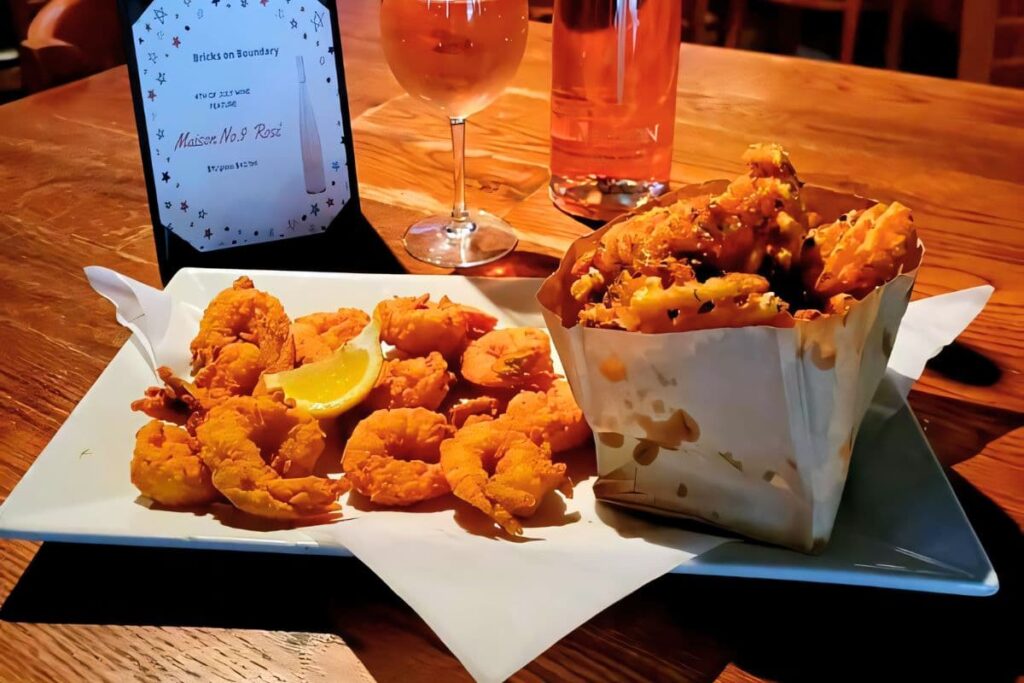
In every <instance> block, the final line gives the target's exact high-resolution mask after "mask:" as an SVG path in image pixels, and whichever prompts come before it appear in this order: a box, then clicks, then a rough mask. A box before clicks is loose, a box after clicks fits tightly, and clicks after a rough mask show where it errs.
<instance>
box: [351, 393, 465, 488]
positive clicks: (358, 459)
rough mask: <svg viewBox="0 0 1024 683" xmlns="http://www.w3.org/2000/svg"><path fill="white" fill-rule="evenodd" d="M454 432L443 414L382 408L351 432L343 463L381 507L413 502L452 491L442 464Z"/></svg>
mask: <svg viewBox="0 0 1024 683" xmlns="http://www.w3.org/2000/svg"><path fill="white" fill-rule="evenodd" d="M451 433H452V429H451V427H450V426H449V425H448V422H447V421H446V420H445V419H444V416H443V415H440V414H438V413H435V412H431V411H430V410H427V409H426V408H396V409H394V410H378V411H376V412H374V413H371V414H370V415H369V416H368V417H366V418H364V419H363V420H362V421H361V422H360V423H359V424H358V425H356V428H355V429H354V430H353V432H352V436H351V437H349V440H348V443H347V444H346V445H345V453H344V455H343V456H342V460H341V466H342V469H343V470H344V471H345V475H346V476H347V477H348V479H349V481H351V482H352V485H353V486H354V487H355V490H356V491H358V492H359V493H361V494H363V495H364V496H367V497H369V499H370V501H371V502H373V503H377V504H380V505H412V504H413V503H418V502H420V501H424V500H429V499H431V498H436V497H438V496H443V495H444V494H446V493H448V492H449V491H450V490H451V488H450V487H449V485H448V480H447V478H446V477H445V474H444V471H443V470H442V469H441V465H440V464H439V462H438V461H439V459H440V450H439V449H440V446H441V442H442V441H444V440H445V439H447V438H448V437H449V436H450V435H451Z"/></svg>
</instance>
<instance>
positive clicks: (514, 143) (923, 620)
mask: <svg viewBox="0 0 1024 683" xmlns="http://www.w3.org/2000/svg"><path fill="white" fill-rule="evenodd" d="M377 8H378V3H376V2H373V1H372V0H351V1H347V2H345V3H343V6H342V12H341V13H342V35H343V41H344V53H345V65H346V77H347V80H348V84H349V98H350V107H351V110H352V115H353V116H354V117H355V120H354V123H353V129H354V137H355V145H356V163H357V169H358V175H359V182H360V190H361V195H362V197H363V203H364V212H365V214H366V215H367V218H368V219H369V220H370V222H371V223H372V224H373V225H374V226H375V228H376V229H377V230H378V231H379V232H380V233H381V235H382V236H384V238H385V239H386V240H387V241H388V243H389V244H390V245H391V246H392V247H393V248H394V249H395V251H396V253H398V254H399V256H400V257H401V258H402V259H404V260H403V262H404V263H405V264H406V265H407V267H408V268H409V269H410V270H413V271H416V272H436V271H433V270H432V269H430V268H427V267H424V266H423V265H422V264H419V263H417V262H414V261H411V260H409V259H408V258H407V257H405V255H404V253H402V252H401V248H400V243H399V239H400V236H401V234H402V231H403V230H404V228H405V226H406V225H408V223H410V222H411V221H412V220H414V219H415V218H417V217H418V216H420V215H422V214H424V213H426V212H430V211H435V210H439V209H440V210H443V209H444V208H445V207H446V206H447V204H448V200H449V196H450V192H451V188H450V177H451V176H450V158H451V157H450V152H449V147H448V145H449V142H448V138H447V135H448V131H447V126H446V123H445V121H444V120H443V118H442V117H441V116H440V115H439V114H438V113H436V112H433V111H431V110H430V109H429V108H427V107H426V106H425V105H422V104H420V103H418V102H415V101H413V100H412V99H411V98H409V97H408V96H406V95H405V94H404V93H403V92H402V90H401V88H400V87H399V86H398V84H397V83H396V82H395V81H394V79H393V78H392V76H391V75H390V72H389V71H388V68H387V66H386V64H385V62H384V60H383V55H382V53H381V50H380V46H379V44H378V40H377V37H378V36H377ZM530 31H531V35H530V39H529V44H528V47H527V52H526V56H525V58H524V60H523V64H522V67H521V69H520V70H519V73H518V75H517V77H516V80H515V82H514V83H513V86H512V87H511V88H510V89H509V91H508V92H507V93H506V94H505V95H503V96H502V97H501V98H500V99H499V100H498V101H497V102H495V104H494V105H492V106H491V107H490V108H489V109H487V110H485V111H484V112H482V113H481V114H480V115H478V116H476V117H474V118H473V119H472V120H471V122H470V124H469V138H468V146H469V159H468V164H467V173H468V183H469V191H468V197H469V201H470V202H471V203H472V204H473V205H475V206H479V207H483V208H486V209H488V210H491V211H494V212H496V213H498V214H500V215H503V216H505V217H506V218H507V219H508V220H509V221H511V222H512V223H513V224H514V225H515V226H516V228H517V230H518V231H519V234H520V237H521V238H522V246H521V249H520V251H519V252H518V253H517V254H516V255H514V256H513V257H512V258H510V259H507V260H505V261H503V262H500V263H498V264H496V265H494V266H490V267H486V268H484V269H478V270H477V271H474V272H478V273H479V272H485V273H493V274H529V275H536V274H543V273H545V272H548V271H550V269H551V268H552V267H553V265H554V264H555V263H556V260H555V258H554V257H556V256H557V255H559V254H560V253H561V252H562V251H563V250H564V248H565V247H566V245H567V244H568V242H569V241H571V240H572V239H573V238H574V237H575V236H578V235H580V234H584V233H585V231H586V228H585V227H584V226H583V225H581V224H580V223H578V222H576V221H574V220H572V219H570V218H568V217H567V216H565V215H563V214H561V213H559V212H558V211H557V210H555V209H554V208H553V207H552V205H551V203H550V201H549V200H548V198H547V190H546V183H547V155H548V114H549V109H548V90H549V85H550V80H549V79H550V62H549V59H550V29H549V27H547V26H545V25H540V24H531V27H530ZM680 59H681V70H680V79H679V94H678V102H677V122H676V149H675V159H674V161H675V164H674V167H673V176H672V178H673V181H674V182H675V183H685V182H695V181H702V180H706V179H711V178H719V177H727V176H729V175H730V174H735V173H737V172H738V171H739V170H740V164H739V156H740V154H741V152H742V150H743V148H744V147H745V146H746V145H747V144H748V143H750V142H755V141H761V140H777V141H779V142H781V143H783V144H784V145H786V146H787V147H788V148H789V149H790V151H791V153H792V157H793V159H794V162H795V163H796V165H797V167H798V169H799V170H800V171H801V174H802V175H803V177H804V178H805V180H807V181H809V182H812V183H816V184H821V185H827V186H832V187H837V188H842V189H846V190H853V191H856V192H860V193H862V194H865V195H868V196H872V197H877V198H880V199H887V200H889V199H898V200H900V201H902V202H904V203H906V204H908V205H910V206H911V207H913V209H914V210H915V213H916V214H917V223H918V225H919V226H920V228H921V231H922V237H923V239H924V240H925V242H926V244H927V247H928V254H927V257H926V261H925V266H924V267H923V268H922V270H921V276H920V279H919V282H918V288H917V295H918V296H925V295H932V294H937V293H941V292H945V291H950V290H954V289H959V288H964V287H970V286H973V285H977V284H983V283H990V284H992V285H994V286H995V287H996V293H995V295H994V296H993V299H992V302H991V303H990V305H989V307H988V308H987V309H986V310H985V312H984V313H983V314H982V315H981V317H979V319H978V320H977V321H976V322H975V323H974V324H973V325H972V326H971V328H970V329H969V330H968V331H967V332H966V333H965V334H964V335H963V337H962V338H961V339H960V340H959V342H958V343H957V344H955V345H954V346H953V347H951V348H949V349H947V350H946V351H945V352H943V354H941V356H940V357H939V358H938V359H936V361H935V362H933V364H932V366H931V369H929V371H928V372H927V373H926V375H925V377H924V378H923V379H922V381H921V382H919V383H918V385H917V387H916V390H915V392H914V393H913V394H912V396H911V399H912V401H911V402H912V404H913V406H914V408H915V410H916V412H917V414H918V416H919V418H920V420H921V422H922V424H923V426H924V427H925V430H926V432H927V434H928V436H929V439H930V441H931V443H932V445H933V447H934V448H935V450H936V452H937V453H938V455H939V457H940V459H942V461H943V462H944V463H945V464H947V465H949V466H950V469H949V470H948V474H949V477H950V480H951V482H952V483H953V486H954V489H955V490H956V492H957V494H958V496H959V498H960V500H961V503H962V504H963V506H964V508H965V510H966V512H967V514H968V516H969V517H970V519H971V522H972V524H973V525H974V526H975V529H976V530H977V531H978V534H979V536H980V538H981V540H982V542H983V543H984V545H985V547H986V549H987V550H988V551H989V553H990V555H991V558H992V560H993V562H994V564H995V566H996V569H997V572H998V573H999V575H1000V579H1001V583H1002V588H1001V590H1000V593H999V594H998V595H997V596H995V597H993V598H988V599H968V598H954V597H942V596H933V595H915V594H905V593H898V592H892V591H879V590H863V589H854V588H839V587H827V586H811V585H805V584H783V583H772V582H762V581H741V580H727V579H714V578H708V577H680V576H668V577H664V578H662V579H659V580H657V581H655V582H653V583H651V584H649V585H648V586H646V587H644V588H643V589H641V590H640V591H638V592H637V593H635V594H634V595H632V596H630V597H628V598H627V599H625V600H623V601H621V602H620V603H618V604H616V605H614V606H613V607H611V608H609V609H608V610H606V611H605V612H603V613H601V614H600V615H598V616H596V617H595V618H594V619H592V620H591V621H589V622H588V623H586V624H584V625H583V626H582V627H580V628H579V629H577V630H576V631H574V632H573V633H571V634H570V635H568V636H567V637H566V638H564V639H563V640H562V641H561V642H559V643H558V644H557V645H556V646H554V647H553V648H551V649H550V650H549V651H548V652H546V653H544V654H543V655H542V656H541V657H539V658H538V659H537V660H535V661H534V662H533V663H531V664H530V665H529V666H527V667H526V668H525V669H523V670H522V671H521V672H520V673H519V674H517V675H516V677H515V678H516V680H519V681H541V680H556V679H563V680H626V681H650V680H672V681H713V680H721V681H732V682H740V681H744V682H746V681H752V680H761V679H782V680H841V679H859V680H877V679H881V678H884V679H890V678H896V677H898V676H901V677H907V678H911V679H913V680H926V679H935V680H949V679H950V678H951V677H952V678H957V677H959V678H960V679H961V680H1012V679H1013V678H1014V677H1016V676H1018V675H1020V674H1021V673H1022V671H1024V667H1022V660H1021V654H1020V648H1019V629H1020V614H1021V608H1022V600H1021V595H1022V580H1024V571H1022V570H1024V563H1022V559H1021V558H1024V552H1022V550H1024V547H1022V546H1024V544H1022V542H1021V528H1022V527H1024V457H1022V456H1024V429H1022V426H1024V374H1022V370H1024V334H1022V333H1024V278H1022V273H1024V270H1022V265H1024V190H1022V184H1024V161H1022V160H1024V92H1019V91H1011V90H1002V89H998V88H994V87H989V86H982V85H975V84H968V83H958V82H950V81H940V80H935V79H928V78H921V77H915V76H907V75H902V74H896V73H893V72H888V71H873V70H868V69H862V68H856V67H846V66H840V65H832V64H822V63H820V62H810V61H802V60H797V59H791V58H784V57H774V56H769V55H763V54H753V53H747V52H740V51H727V50H723V49H718V48H709V47H699V46H692V45H684V46H682V47H681V51H680ZM154 260H155V254H154V250H153V244H152V234H151V230H150V224H149V213H148V208H147V204H146V196H145V188H144V185H143V182H142V171H141V164H140V159H139V150H138V143H137V140H136V135H135V124H134V120H133V118H132V109H131V101H130V94H129V89H128V79H127V73H126V71H125V70H124V69H123V68H122V69H115V70H112V71H108V72H105V73H102V74H99V75H97V76H95V77H92V78H89V79H86V80H83V81H80V82H77V83H73V84H70V85H67V86H64V87H61V88H57V89H54V90H51V91H48V92H45V93H41V94H39V95H36V96H33V97H31V98H27V99H25V100H22V101H19V102H15V103H12V104H9V105H6V106H3V107H0V349H2V352H0V359H2V360H0V495H2V496H6V495H7V494H8V493H9V492H10V490H11V489H12V488H13V487H14V485H15V484H16V483H17V481H18V479H19V478H20V477H21V476H22V475H23V474H24V472H25V470H26V469H27V468H28V467H29V465H30V464H31V463H32V461H33V459H34V458H35V456H36V454H37V453H38V452H39V451H40V450H41V449H42V447H43V446H44V445H45V444H46V442H47V441H48V440H49V439H50V437H51V436H52V435H53V433H54V432H55V431H56V429H57V428H58V426H59V425H60V424H61V422H62V421H63V420H64V419H65V417H66V416H67V414H68V413H69V411H70V410H71V409H72V408H73V407H74V405H75V403H76V402H77V401H78V400H79V399H80V398H81V397H82V395H83V394H84V393H85V391H86V390H87V389H88V387H89V386H90V385H91V383H92V382H93V381H94V380H95V378H96V377H97V376H98V375H99V373H100V371H101V370H102V369H103V367H104V366H105V365H106V363H107V362H108V361H109V359H110V358H111V357H112V356H113V354H114V353H115V351H116V350H117V349H118V348H119V346H120V345H121V344H122V343H124V341H125V340H126V338H127V334H126V332H125V331H124V330H123V329H122V328H121V327H119V326H118V325H117V324H116V323H115V322H114V320H113V316H112V315H111V311H110V308H109V305H108V304H107V303H106V302H104V301H102V300H101V299H100V298H99V297H97V296H95V295H94V294H93V292H92V291H91V290H90V289H89V288H88V285H87V284H86V282H85V279H84V277H83V275H82V272H81V268H82V267H83V266H85V265H90V264H99V265H104V266H109V267H111V268H116V269H118V270H120V271H122V272H124V273H126V274H128V275H130V276H132V277H135V278H138V279H140V280H142V281H144V282H149V283H151V284H154V285H156V284H158V275H157V270H156V266H155V263H154ZM0 600H3V605H2V607H0V681H35V680H39V681H49V680H61V681H63V680H103V681H107V680H110V681H123V680H133V681H134V680H138V681H167V680H172V681H173V680H204V681H205V680H217V681H236V680H239V681H241V680H245V681H254V680H260V681H263V680H266V681H292V680H296V681H299V680H304V681H320V680H324V681H326V680H345V681H364V680H367V681H368V680H378V681H431V682H433V681H437V680H466V679H467V678H468V677H467V675H466V674H465V672H464V670H463V669H462V668H461V667H460V666H459V664H458V662H457V661H456V660H455V659H454V658H453V657H452V656H451V655H450V654H449V653H448V651H447V650H446V648H445V647H444V646H443V645H442V644H441V643H440V641H439V640H438V639H437V638H436V636H434V635H433V633H432V632H431V631H430V630H429V629H428V628H427V627H426V626H425V624H424V623H423V622H422V621H421V620H420V619H419V618H418V617H417V616H416V615H415V614H414V613H413V612H412V611H411V610H410V609H409V608H408V607H406V606H405V605H404V604H403V603H402V602H401V601H400V600H399V599H398V598H397V597H395V596H394V595H393V594H392V593H391V592H390V591H389V590H388V589H387V587H386V586H384V585H383V584H382V583H381V582H380V581H379V580H378V579H377V578H376V577H375V576H373V574H372V573H370V572H369V571H367V570H366V569H365V568H364V567H362V565H360V564H359V563H358V562H355V561H353V560H348V559H344V558H309V557H295V556H272V555H266V556H262V555H251V554H231V553H214V552H186V551H172V550H157V549H142V548H112V547H102V546H99V547H90V546H79V545H73V544H52V543H48V544H45V545H44V546H40V545H38V544H34V543H25V542H10V541H0Z"/></svg>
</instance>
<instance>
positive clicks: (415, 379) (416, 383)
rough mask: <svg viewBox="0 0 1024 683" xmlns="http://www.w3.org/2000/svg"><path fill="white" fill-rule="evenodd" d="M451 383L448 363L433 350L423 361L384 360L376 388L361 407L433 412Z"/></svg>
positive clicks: (421, 359)
mask: <svg viewBox="0 0 1024 683" xmlns="http://www.w3.org/2000/svg"><path fill="white" fill-rule="evenodd" d="M454 381H455V375H453V374H452V373H450V372H448V363H447V362H445V359H444V356H442V355H441V354H440V353H438V352H437V351H433V352H431V353H430V355H429V356H427V357H426V358H407V359H405V360H401V359H395V360H388V361H385V362H384V367H383V368H382V369H381V373H380V377H378V378H377V385H376V386H375V387H374V388H373V390H372V391H370V393H369V395H368V396H367V397H366V398H365V399H363V405H364V406H366V407H367V408H369V409H370V410H380V409H384V408H426V409H428V410H437V408H438V406H440V405H441V402H442V401H444V398H445V396H447V395H448V388H449V387H450V386H451V384H452V382H454Z"/></svg>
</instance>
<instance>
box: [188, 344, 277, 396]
mask: <svg viewBox="0 0 1024 683" xmlns="http://www.w3.org/2000/svg"><path fill="white" fill-rule="evenodd" d="M260 356H261V354H260V349H259V347H258V346H256V345H255V344H250V343H248V342H232V343H231V344H228V345H226V346H224V347H223V348H222V349H221V350H220V353H219V354H217V358H216V360H214V361H213V362H212V363H210V364H209V365H206V366H204V367H203V368H202V369H201V370H200V371H199V372H197V373H196V377H195V381H194V382H193V384H194V385H195V387H196V388H197V390H199V391H200V393H202V394H205V396H203V397H202V398H205V399H208V400H210V401H216V400H218V399H221V398H225V397H228V396H242V395H245V394H251V393H252V390H253V389H254V388H255V387H256V382H258V381H259V378H260V373H261V372H262V371H263V366H262V363H261V360H260Z"/></svg>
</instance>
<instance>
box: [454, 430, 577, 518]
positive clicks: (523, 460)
mask: <svg viewBox="0 0 1024 683" xmlns="http://www.w3.org/2000/svg"><path fill="white" fill-rule="evenodd" d="M511 425H512V423H511V422H510V421H507V420H506V419H505V418H499V419H497V420H493V421H492V420H482V421H478V422H473V423H472V424H467V425H466V426H465V427H463V428H462V429H460V430H459V431H458V432H456V433H455V436H454V437H452V438H451V439H447V440H446V441H444V442H443V443H442V444H441V467H442V469H443V470H444V474H445V476H446V477H447V479H448V484H449V485H450V486H451V490H452V492H453V493H454V494H455V495H456V496H457V497H458V498H460V499H462V500H464V501H466V502H467V503H469V504H470V505H472V506H473V507H475V508H477V509H478V510H480V511H481V512H483V513H484V514H486V515H487V516H488V517H490V518H491V519H493V520H494V521H495V522H497V523H498V524H499V525H500V526H501V528H502V529H504V530H505V531H506V532H507V533H509V534H512V535H518V534H521V533H522V532H523V528H522V525H521V524H520V523H519V520H517V519H516V517H517V516H518V517H528V516H530V515H532V514H533V513H534V512H536V510H537V507H538V506H539V505H540V503H541V501H542V500H543V499H544V497H545V496H546V495H547V494H548V493H550V492H551V491H554V490H555V489H558V490H560V491H561V492H562V493H563V494H565V495H566V496H568V497H571V496H572V486H571V484H570V482H569V480H568V479H567V478H566V476H565V470H566V466H565V463H553V462H551V448H550V447H549V446H548V445H547V444H544V445H541V446H538V445H537V444H536V443H534V441H533V440H532V439H531V438H530V437H529V436H527V435H526V434H524V433H523V432H521V431H519V430H517V429H514V428H512V427H511Z"/></svg>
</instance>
